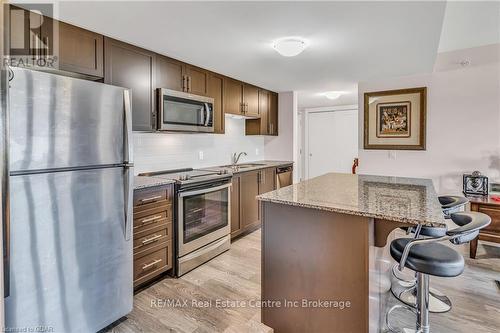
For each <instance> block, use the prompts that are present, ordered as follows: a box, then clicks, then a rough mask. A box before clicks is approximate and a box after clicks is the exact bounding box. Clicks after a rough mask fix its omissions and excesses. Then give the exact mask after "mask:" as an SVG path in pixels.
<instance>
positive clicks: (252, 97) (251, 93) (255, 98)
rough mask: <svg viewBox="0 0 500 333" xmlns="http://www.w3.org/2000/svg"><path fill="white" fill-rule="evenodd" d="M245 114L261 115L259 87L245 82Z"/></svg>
mask: <svg viewBox="0 0 500 333" xmlns="http://www.w3.org/2000/svg"><path fill="white" fill-rule="evenodd" d="M243 103H244V115H245V116H251V117H258V116H259V88H257V87H255V86H252V85H249V84H246V83H245V84H244V86H243Z"/></svg>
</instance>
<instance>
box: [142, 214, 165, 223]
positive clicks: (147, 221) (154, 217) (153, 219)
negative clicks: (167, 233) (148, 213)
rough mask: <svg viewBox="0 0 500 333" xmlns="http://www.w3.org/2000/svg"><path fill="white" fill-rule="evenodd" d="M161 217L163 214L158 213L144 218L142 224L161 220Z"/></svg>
mask: <svg viewBox="0 0 500 333" xmlns="http://www.w3.org/2000/svg"><path fill="white" fill-rule="evenodd" d="M161 218H162V216H161V215H156V216H153V217H150V218H147V219H144V220H142V221H141V225H146V224H149V223H152V222H156V221H158V220H161Z"/></svg>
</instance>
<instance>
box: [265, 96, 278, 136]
mask: <svg viewBox="0 0 500 333" xmlns="http://www.w3.org/2000/svg"><path fill="white" fill-rule="evenodd" d="M267 121H268V123H269V133H268V134H269V135H275V136H276V135H278V93H275V92H270V93H269V114H268V117H267Z"/></svg>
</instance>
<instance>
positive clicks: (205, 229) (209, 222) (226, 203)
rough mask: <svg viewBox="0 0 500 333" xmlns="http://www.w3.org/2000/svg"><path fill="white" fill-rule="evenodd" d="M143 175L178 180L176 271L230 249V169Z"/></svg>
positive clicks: (179, 274)
mask: <svg viewBox="0 0 500 333" xmlns="http://www.w3.org/2000/svg"><path fill="white" fill-rule="evenodd" d="M140 176H150V177H158V178H165V179H170V180H174V181H175V200H174V204H175V208H174V209H175V212H176V213H175V221H174V229H175V237H174V238H175V243H176V263H175V275H176V276H181V275H183V274H185V273H187V272H189V271H190V270H192V269H194V268H196V267H198V266H199V265H201V264H203V263H205V262H207V261H208V260H210V259H212V258H213V257H215V256H217V255H219V254H221V253H222V252H224V251H227V250H228V249H229V247H230V244H231V238H230V233H231V195H230V194H231V193H230V190H231V177H232V174H231V173H230V172H228V171H227V170H221V171H210V170H201V169H177V170H165V171H157V172H150V173H143V174H140Z"/></svg>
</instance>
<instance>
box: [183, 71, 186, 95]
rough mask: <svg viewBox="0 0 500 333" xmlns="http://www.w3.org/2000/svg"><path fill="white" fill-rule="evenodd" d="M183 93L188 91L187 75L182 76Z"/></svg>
mask: <svg viewBox="0 0 500 333" xmlns="http://www.w3.org/2000/svg"><path fill="white" fill-rule="evenodd" d="M182 91H184V92H185V91H186V75H183V76H182Z"/></svg>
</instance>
